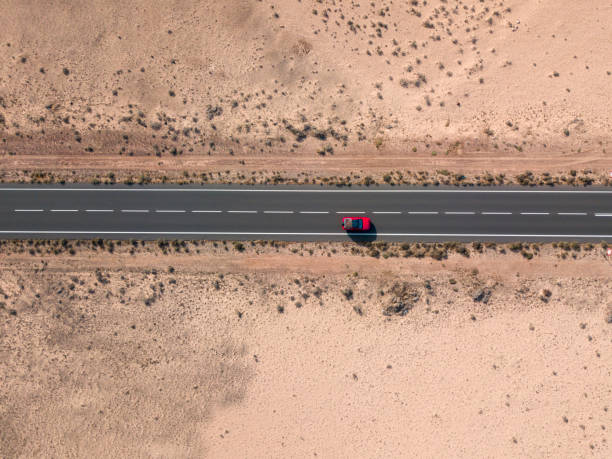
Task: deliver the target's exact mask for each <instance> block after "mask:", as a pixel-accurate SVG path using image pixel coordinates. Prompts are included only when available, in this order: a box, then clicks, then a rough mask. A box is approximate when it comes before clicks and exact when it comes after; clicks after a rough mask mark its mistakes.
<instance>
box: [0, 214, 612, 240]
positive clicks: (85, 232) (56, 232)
mask: <svg viewBox="0 0 612 459" xmlns="http://www.w3.org/2000/svg"><path fill="white" fill-rule="evenodd" d="M610 216H611V217H612V214H610ZM0 234H9V235H10V234H23V235H28V234H30V235H33V234H52V235H60V236H61V235H116V236H121V235H124V236H128V235H132V236H139V235H140V236H180V237H182V236H346V235H347V234H346V232H344V231H342V232H312V233H306V232H254V231H104V230H98V231H96V230H93V231H92V230H61V229H58V230H0ZM374 234H375V235H376V236H388V237H466V238H479V239H480V240H481V241H482V240H485V238H547V239H557V240H567V239H570V240H571V239H580V238H581V239H599V240H607V239H612V234H520V233H374ZM356 236H364V237H367V236H368V233H361V234H357V235H356ZM381 242H383V243H384V242H385V241H381Z"/></svg>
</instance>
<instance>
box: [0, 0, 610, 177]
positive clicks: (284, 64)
mask: <svg viewBox="0 0 612 459" xmlns="http://www.w3.org/2000/svg"><path fill="white" fill-rule="evenodd" d="M3 11H4V12H5V14H3V15H2V18H0V28H1V29H2V30H3V31H4V34H3V37H2V43H0V59H2V62H4V63H5V64H6V65H5V66H3V69H2V72H0V80H1V81H2V82H3V84H2V89H1V90H0V160H1V161H2V167H1V168H0V176H1V177H0V178H1V179H3V180H5V181H19V180H27V181H30V180H34V181H38V180H40V181H47V180H55V181H61V180H64V181H95V180H98V181H99V182H104V181H106V180H110V181H112V180H120V181H124V180H132V181H134V182H138V181H139V180H140V177H141V176H142V175H144V177H145V178H144V180H145V181H146V180H147V178H148V179H149V180H152V181H164V180H165V181H173V182H180V181H187V182H190V181H196V182H199V181H206V182H209V183H210V182H222V181H234V182H235V181H240V182H245V183H251V182H252V183H266V181H267V182H268V183H278V182H286V181H291V182H293V181H295V182H298V183H304V182H305V181H306V180H308V182H307V183H312V182H313V181H314V182H315V183H331V184H336V183H343V182H347V181H348V180H347V176H348V177H350V182H351V183H361V182H362V181H363V180H366V181H370V180H374V181H378V182H380V183H384V182H386V180H385V179H384V177H385V176H390V177H391V178H390V179H389V180H392V181H393V183H403V180H407V181H408V183H415V182H416V181H417V178H415V176H413V175H412V174H413V173H417V172H419V171H423V172H427V173H428V174H429V175H430V179H431V182H434V181H435V180H438V181H440V182H441V183H444V180H445V175H444V174H438V171H449V172H451V173H452V174H459V175H464V176H465V180H466V182H471V181H474V182H478V183H480V182H483V183H484V182H485V181H486V180H481V178H483V177H484V176H487V174H490V175H491V176H492V177H493V181H494V183H497V182H498V179H497V178H496V177H497V176H498V175H499V174H504V175H505V180H506V181H508V180H512V181H514V182H516V183H519V182H521V181H525V178H523V179H518V178H517V176H518V175H520V174H525V173H526V172H527V171H531V172H532V173H533V174H534V176H535V179H534V180H535V182H536V183H539V182H540V181H543V182H544V183H547V180H546V179H545V178H546V177H547V176H545V175H543V174H544V173H548V174H550V176H551V177H552V179H553V182H554V181H555V180H554V179H555V178H558V179H559V181H560V183H568V182H569V183H571V179H570V177H569V172H570V171H571V170H575V171H578V176H582V175H584V176H589V175H593V177H592V179H593V180H594V182H592V183H604V180H605V179H606V177H607V176H606V174H607V172H608V170H609V169H612V167H611V166H610V158H609V154H610V148H611V147H610V141H611V139H610V132H611V131H610V126H611V119H610V113H609V110H608V106H607V104H606V98H605V97H601V94H608V93H610V92H612V69H611V68H609V63H610V62H611V61H612V59H611V57H612V48H611V46H612V45H610V43H611V41H610V40H606V39H604V35H605V33H604V31H603V29H601V28H600V27H599V26H595V27H594V26H593V23H594V22H593V21H595V23H596V24H599V23H601V24H605V23H607V22H610V20H611V19H612V17H611V14H612V13H610V11H609V9H606V8H605V7H602V6H600V5H597V4H589V5H584V4H577V3H575V2H567V1H563V2H558V1H552V0H547V1H545V2H541V3H538V4H528V3H525V2H520V1H503V2H494V1H490V0H485V1H480V0H472V1H468V2H464V3H462V4H461V5H458V4H457V5H451V4H448V3H446V2H437V1H433V2H432V1H430V2H427V3H425V2H422V1H418V2H413V3H411V4H410V5H404V4H403V3H402V4H400V3H397V2H396V3H391V2H386V1H385V2H382V3H380V2H378V3H376V2H362V3H355V2H353V3H350V4H342V5H341V4H333V2H332V3H330V2H323V3H320V2H319V1H314V0H313V1H302V2H277V3H270V2H269V1H267V0H266V1H263V2H255V1H247V0H231V1H224V2H213V3H210V2H208V3H202V2H197V1H194V0H189V1H183V2H180V5H179V4H174V3H173V4H171V5H170V4H169V5H165V6H163V5H162V6H160V7H159V8H155V9H151V8H150V5H149V3H148V2H146V1H144V0H139V1H136V2H132V3H131V4H130V6H129V7H126V6H125V4H124V3H122V2H118V1H116V0H96V1H94V2H91V4H89V5H88V8H87V11H85V10H84V9H83V7H82V6H75V5H71V6H70V7H67V6H66V5H63V4H51V5H44V6H43V5H42V4H36V2H34V3H32V2H26V3H24V2H23V1H18V0H10V1H8V2H6V5H4V8H3ZM597 21H599V22H597ZM51 30H52V31H53V32H50V31H51ZM236 31H239V32H240V33H237V32H236ZM589 170H590V171H591V174H589V173H587V172H583V171H589ZM397 172H400V173H401V174H402V176H403V178H398V177H396V173H397ZM109 174H113V175H114V178H112V177H109ZM185 174H186V175H185ZM356 176H359V177H358V178H357V177H356ZM431 176H435V177H431ZM476 176H480V177H479V178H476ZM564 176H565V177H566V179H567V180H563V177H564ZM130 177H131V178H130ZM368 177H369V178H368ZM323 178H326V179H327V180H326V182H323V181H322V179H323ZM366 178H368V179H366ZM451 178H452V176H451ZM281 179H282V180H281ZM419 180H421V181H422V180H424V179H419ZM487 180H488V179H487ZM534 180H531V179H530V180H529V181H534ZM451 181H452V180H451ZM387 183H388V182H387ZM575 184H577V185H581V184H582V183H581V182H580V180H578V178H576V179H575Z"/></svg>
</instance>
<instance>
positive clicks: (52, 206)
mask: <svg viewBox="0 0 612 459" xmlns="http://www.w3.org/2000/svg"><path fill="white" fill-rule="evenodd" d="M351 215H355V216H356V215H363V216H368V217H370V218H371V219H372V222H373V224H374V227H375V230H374V231H373V232H372V234H369V235H367V236H362V237H361V238H360V237H356V236H349V235H347V234H346V233H345V232H344V231H342V229H341V228H340V220H341V217H343V216H351ZM98 237H102V238H108V239H177V238H178V239H234V240H236V239H239V240H248V239H274V240H303V241H306V240H317V241H323V240H350V239H362V240H386V241H400V240H402V241H404V240H405V241H415V240H418V241H448V240H456V241H473V240H480V241H519V240H520V241H554V240H572V241H601V240H607V241H612V190H611V189H603V188H600V189H596V188H588V189H575V188H574V189H561V188H542V189H540V188H477V187H474V188H460V189H458V188H447V189H442V188H431V187H429V188H416V187H413V188H398V187H389V188H383V187H372V188H356V187H353V188H341V189H337V188H313V187H310V188H307V187H294V188H288V187H284V188H283V187H278V186H277V187H265V188H264V187H250V188H247V187H238V186H208V187H205V186H202V187H187V186H182V187H177V186H172V187H170V186H168V187H161V186H155V187H146V186H132V187H128V186H79V187H74V186H73V187H71V186H67V185H66V186H60V185H58V186H50V185H45V186H32V185H27V186H25V185H24V186H20V185H2V186H0V238H5V239H9V238H18V239H30V238H39V239H51V238H68V239H84V238H98Z"/></svg>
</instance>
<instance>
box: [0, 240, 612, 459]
mask: <svg viewBox="0 0 612 459" xmlns="http://www.w3.org/2000/svg"><path fill="white" fill-rule="evenodd" d="M25 247H26V250H24V251H23V252H21V250H9V249H8V248H7V246H6V245H5V246H4V248H3V258H2V261H1V262H0V315H1V316H2V320H1V322H0V324H1V325H0V354H1V356H2V358H1V359H0V380H1V381H2V384H0V432H1V434H0V452H1V454H0V455H2V456H3V457H50V456H55V457H60V456H76V457H83V456H89V457H91V456H95V457H127V456H129V457H306V456H314V455H317V456H319V457H398V456H411V457H538V458H539V457H601V458H603V457H609V456H610V443H609V442H610V435H609V432H610V428H611V426H612V422H611V420H612V416H611V414H610V409H611V408H612V407H610V400H611V392H612V375H611V374H610V371H611V368H612V365H611V363H612V354H611V352H612V303H611V302H610V298H612V284H611V283H610V269H612V267H611V265H610V263H609V262H608V261H607V260H606V259H605V258H604V256H603V255H602V252H603V250H602V249H601V248H599V247H596V248H593V249H591V250H589V251H584V250H581V251H580V252H575V251H572V253H574V254H576V258H575V259H574V258H572V257H567V258H566V259H563V258H561V257H560V253H562V252H564V250H562V251H561V252H560V251H559V250H556V249H552V248H551V247H550V246H548V247H543V248H542V249H541V251H540V253H539V254H538V255H536V256H535V257H534V258H532V259H531V260H527V259H526V258H525V257H524V256H521V255H520V254H519V253H513V252H510V251H506V253H505V254H502V253H500V249H499V247H498V248H497V249H495V250H492V249H487V250H484V251H483V253H477V252H476V251H471V253H470V256H469V257H464V256H461V255H458V254H450V255H449V256H448V258H447V259H445V260H441V261H436V260H433V259H431V258H423V259H416V258H412V257H410V258H404V257H395V256H392V257H389V258H384V257H380V258H373V257H368V256H365V254H351V250H350V247H349V245H347V244H345V245H342V244H334V245H332V246H331V249H333V250H335V252H334V253H333V255H332V256H327V253H331V252H329V250H330V246H326V245H317V244H305V245H304V246H303V247H302V246H301V245H300V244H288V245H285V246H281V247H277V248H274V247H270V246H266V247H263V248H262V247H258V246H251V245H250V244H248V245H247V246H246V248H245V249H244V250H243V251H242V252H238V251H236V250H234V249H233V248H231V245H230V244H228V250H227V251H226V250H225V248H224V245H223V244H221V243H219V244H218V245H217V246H216V247H215V246H214V245H213V244H212V243H203V244H198V245H197V246H196V245H194V244H191V243H189V244H187V245H186V246H185V247H186V249H187V250H188V252H187V253H186V250H185V248H179V249H178V250H179V251H180V253H177V251H176V250H170V251H169V252H168V253H167V254H166V255H163V254H162V253H161V251H160V250H159V249H157V248H156V247H155V245H153V244H147V245H146V246H144V247H143V246H140V245H137V247H136V248H133V247H132V246H131V245H129V246H128V247H125V243H124V244H123V245H122V246H120V247H116V248H115V251H114V253H113V254H109V253H107V252H106V251H104V252H102V251H100V250H99V249H91V248H89V245H88V246H87V247H77V248H76V250H75V253H74V254H73V255H70V254H69V253H68V252H62V253H59V254H58V255H50V256H45V255H41V254H39V253H36V252H37V249H34V250H33V252H34V254H33V255H30V254H29V253H28V250H27V247H28V244H26V245H25ZM32 247H35V245H32ZM128 249H129V250H128ZM293 249H296V250H295V253H293ZM389 250H390V249H389ZM41 251H42V252H43V253H44V252H45V250H44V249H43V250H41ZM130 251H132V252H133V254H130ZM310 251H312V254H311V253H310ZM20 252H21V253H20ZM577 270H579V271H580V273H581V274H580V275H579V276H577V275H576V272H577Z"/></svg>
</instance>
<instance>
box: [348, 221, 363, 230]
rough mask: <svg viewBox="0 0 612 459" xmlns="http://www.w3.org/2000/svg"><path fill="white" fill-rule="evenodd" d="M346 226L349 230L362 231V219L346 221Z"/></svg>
mask: <svg viewBox="0 0 612 459" xmlns="http://www.w3.org/2000/svg"><path fill="white" fill-rule="evenodd" d="M344 226H345V228H347V229H361V228H362V224H361V219H359V218H347V219H346V220H345V221H344Z"/></svg>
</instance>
